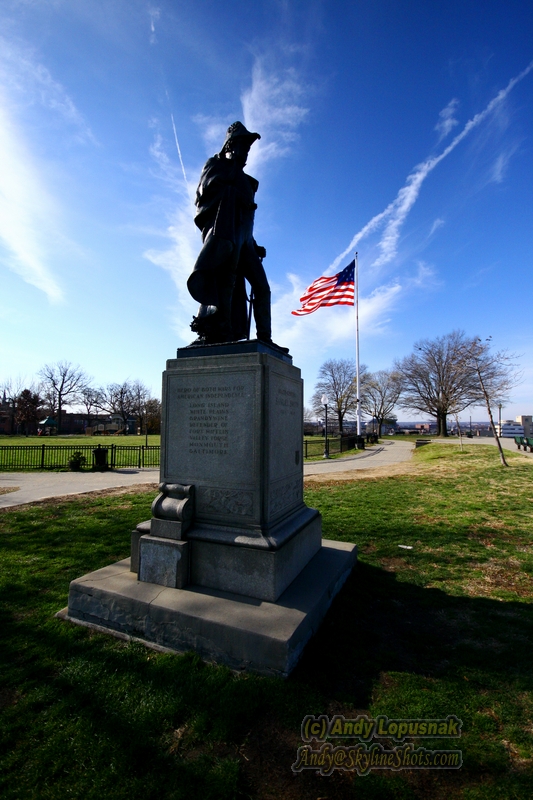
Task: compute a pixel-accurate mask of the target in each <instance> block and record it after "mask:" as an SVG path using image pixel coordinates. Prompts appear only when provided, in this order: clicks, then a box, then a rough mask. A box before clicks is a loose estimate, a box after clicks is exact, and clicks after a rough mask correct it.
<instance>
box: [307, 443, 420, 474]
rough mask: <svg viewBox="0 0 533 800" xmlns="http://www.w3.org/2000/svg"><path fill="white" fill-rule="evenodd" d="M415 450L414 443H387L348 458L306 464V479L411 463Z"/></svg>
mask: <svg viewBox="0 0 533 800" xmlns="http://www.w3.org/2000/svg"><path fill="white" fill-rule="evenodd" d="M414 449H415V443H414V442H409V441H407V442H398V441H385V442H381V443H380V444H379V445H376V446H374V447H371V448H369V449H368V450H362V451H360V452H358V453H357V455H354V456H347V457H346V458H332V459H327V458H325V459H324V461H312V462H310V463H309V462H308V463H307V464H304V477H305V476H306V475H323V474H325V473H326V474H327V473H329V472H351V471H352V470H354V469H369V468H370V467H384V466H387V465H388V464H398V463H399V462H400V461H409V459H410V458H411V453H412V452H413V450H414Z"/></svg>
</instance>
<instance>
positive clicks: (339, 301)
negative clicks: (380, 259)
mask: <svg viewBox="0 0 533 800" xmlns="http://www.w3.org/2000/svg"><path fill="white" fill-rule="evenodd" d="M354 273H355V260H354V261H352V263H351V264H348V266H347V267H345V268H344V269H343V270H342V272H338V273H337V275H332V276H331V277H330V278H326V277H324V276H323V277H322V278H317V280H316V281H313V283H312V284H311V286H308V287H307V289H306V290H305V292H304V293H303V295H302V296H301V297H300V303H301V304H302V307H301V308H299V309H298V310H297V311H292V312H291V313H292V314H294V315H295V316H297V317H301V316H302V315H303V314H312V312H313V311H316V310H317V308H320V306H353V305H354Z"/></svg>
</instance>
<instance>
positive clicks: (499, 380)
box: [463, 336, 521, 467]
mask: <svg viewBox="0 0 533 800" xmlns="http://www.w3.org/2000/svg"><path fill="white" fill-rule="evenodd" d="M491 340H492V336H489V337H488V339H485V341H483V340H482V339H480V338H479V337H475V338H474V339H472V340H471V342H470V343H469V344H468V345H467V346H466V347H465V350H464V353H463V368H464V370H465V372H468V373H470V374H474V375H475V377H476V379H477V381H478V383H479V388H480V391H481V395H482V399H483V401H484V402H485V405H486V407H487V412H488V415H489V420H490V425H491V428H492V432H493V434H494V438H495V440H496V444H497V446H498V450H499V453H500V461H501V464H502V466H503V467H508V466H509V464H508V463H507V461H506V459H505V455H504V453H503V448H502V446H501V442H500V437H499V435H498V433H499V432H498V431H497V429H496V425H495V424H494V417H493V416H492V407H491V406H492V405H494V404H497V403H503V402H505V401H507V400H508V399H509V393H510V391H511V389H512V388H513V387H514V386H516V385H517V383H518V382H519V381H520V378H521V374H520V373H519V372H518V371H517V369H516V356H515V355H514V354H513V353H509V352H508V351H507V350H500V351H498V352H497V353H492V352H491ZM500 433H501V431H500Z"/></svg>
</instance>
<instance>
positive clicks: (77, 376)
mask: <svg viewBox="0 0 533 800" xmlns="http://www.w3.org/2000/svg"><path fill="white" fill-rule="evenodd" d="M38 374H39V377H40V378H41V391H42V394H43V396H44V399H45V400H46V402H47V403H48V405H49V408H50V412H51V413H52V414H54V413H55V412H56V411H57V432H58V433H60V432H61V414H62V412H63V407H64V406H69V405H72V404H73V403H76V402H78V401H79V399H80V394H81V392H82V390H83V389H85V388H86V386H87V385H88V383H89V378H88V376H87V375H86V374H85V372H84V371H83V370H82V369H81V367H79V366H74V365H73V364H71V363H70V361H58V362H57V364H45V365H44V367H43V368H42V369H40V370H39V373H38Z"/></svg>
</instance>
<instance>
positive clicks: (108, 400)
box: [98, 380, 135, 433]
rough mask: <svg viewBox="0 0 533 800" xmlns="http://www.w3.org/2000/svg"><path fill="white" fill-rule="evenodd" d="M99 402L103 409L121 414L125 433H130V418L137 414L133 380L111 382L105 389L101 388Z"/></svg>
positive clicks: (110, 412) (109, 412)
mask: <svg viewBox="0 0 533 800" xmlns="http://www.w3.org/2000/svg"><path fill="white" fill-rule="evenodd" d="M98 403H99V408H100V409H101V410H102V411H105V412H106V413H108V414H116V415H117V416H119V417H120V418H121V420H122V424H123V428H124V433H128V420H130V419H131V418H132V417H133V416H134V414H135V396H134V393H133V384H132V383H131V381H127V380H126V381H124V383H110V384H109V385H108V386H106V388H105V389H99V390H98Z"/></svg>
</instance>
